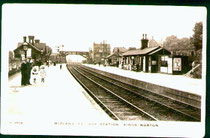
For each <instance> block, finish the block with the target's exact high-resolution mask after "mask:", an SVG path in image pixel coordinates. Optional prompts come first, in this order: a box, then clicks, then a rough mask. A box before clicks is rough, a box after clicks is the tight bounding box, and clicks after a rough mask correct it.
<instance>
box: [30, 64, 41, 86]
mask: <svg viewBox="0 0 210 138" xmlns="http://www.w3.org/2000/svg"><path fill="white" fill-rule="evenodd" d="M31 74H32V79H33V83H34V84H36V83H37V77H38V74H39V67H38V66H34V67H33V68H32V71H31Z"/></svg>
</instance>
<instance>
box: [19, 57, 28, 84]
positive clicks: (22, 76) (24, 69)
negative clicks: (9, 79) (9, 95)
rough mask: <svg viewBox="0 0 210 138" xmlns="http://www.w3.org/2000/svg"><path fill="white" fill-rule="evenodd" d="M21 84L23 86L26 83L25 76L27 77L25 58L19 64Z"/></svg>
mask: <svg viewBox="0 0 210 138" xmlns="http://www.w3.org/2000/svg"><path fill="white" fill-rule="evenodd" d="M20 71H21V85H22V86H25V85H26V77H27V65H26V60H23V62H22V64H21V68H20Z"/></svg>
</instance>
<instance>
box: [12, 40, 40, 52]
mask: <svg viewBox="0 0 210 138" xmlns="http://www.w3.org/2000/svg"><path fill="white" fill-rule="evenodd" d="M23 44H24V45H25V44H26V45H29V46H31V47H32V48H34V49H36V50H37V51H39V52H41V50H39V49H38V48H36V47H35V46H33V45H32V44H31V43H28V42H24V43H18V46H17V48H16V49H15V50H14V51H16V50H17V49H19V48H20V47H22V46H23Z"/></svg>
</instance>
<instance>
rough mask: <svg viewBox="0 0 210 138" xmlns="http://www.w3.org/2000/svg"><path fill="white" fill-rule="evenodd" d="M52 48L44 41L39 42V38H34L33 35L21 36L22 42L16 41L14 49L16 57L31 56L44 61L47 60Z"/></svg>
mask: <svg viewBox="0 0 210 138" xmlns="http://www.w3.org/2000/svg"><path fill="white" fill-rule="evenodd" d="M51 53H52V49H51V48H50V47H49V46H47V45H46V43H40V40H39V39H36V40H34V36H28V41H27V37H26V36H24V37H23V42H20V43H18V46H17V48H16V49H15V50H14V55H15V57H16V58H21V59H24V58H31V59H34V60H40V61H41V62H43V63H44V62H46V61H47V60H49V57H50V54H51Z"/></svg>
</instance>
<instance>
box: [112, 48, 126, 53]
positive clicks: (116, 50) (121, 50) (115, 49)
mask: <svg viewBox="0 0 210 138" xmlns="http://www.w3.org/2000/svg"><path fill="white" fill-rule="evenodd" d="M125 51H127V49H126V48H124V47H115V48H114V49H113V53H116V52H119V53H123V52H125Z"/></svg>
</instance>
